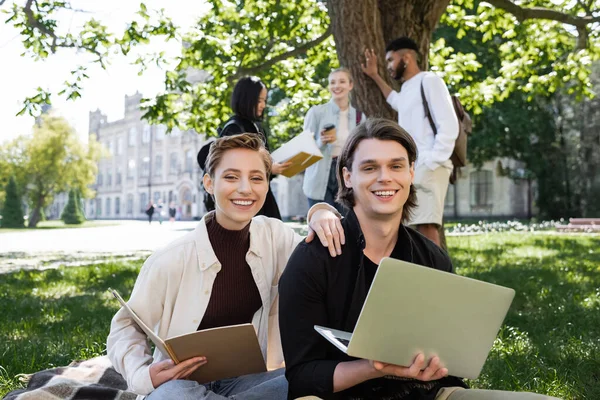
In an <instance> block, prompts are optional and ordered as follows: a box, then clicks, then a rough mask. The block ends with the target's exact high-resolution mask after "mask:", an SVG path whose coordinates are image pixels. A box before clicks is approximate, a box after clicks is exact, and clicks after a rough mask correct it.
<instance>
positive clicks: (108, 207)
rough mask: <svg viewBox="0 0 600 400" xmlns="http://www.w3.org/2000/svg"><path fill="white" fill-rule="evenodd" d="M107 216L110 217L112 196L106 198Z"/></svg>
mask: <svg viewBox="0 0 600 400" xmlns="http://www.w3.org/2000/svg"><path fill="white" fill-rule="evenodd" d="M106 216H107V217H110V197H107V198H106Z"/></svg>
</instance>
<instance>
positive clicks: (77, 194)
mask: <svg viewBox="0 0 600 400" xmlns="http://www.w3.org/2000/svg"><path fill="white" fill-rule="evenodd" d="M83 201H84V200H83V198H82V197H81V192H80V191H79V190H75V203H76V204H77V209H78V210H79V212H80V213H81V216H82V217H83V219H84V220H86V219H87V218H85V211H84V206H83Z"/></svg>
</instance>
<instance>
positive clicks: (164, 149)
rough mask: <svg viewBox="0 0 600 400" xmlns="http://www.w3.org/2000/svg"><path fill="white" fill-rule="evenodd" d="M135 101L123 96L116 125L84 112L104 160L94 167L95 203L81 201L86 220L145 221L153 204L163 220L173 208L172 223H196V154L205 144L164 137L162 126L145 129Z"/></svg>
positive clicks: (193, 138)
mask: <svg viewBox="0 0 600 400" xmlns="http://www.w3.org/2000/svg"><path fill="white" fill-rule="evenodd" d="M141 98H142V95H141V94H140V93H136V94H134V95H132V96H125V114H124V118H123V119H121V120H118V121H114V122H108V121H107V118H106V115H104V114H102V112H101V111H100V110H96V111H92V112H90V119H89V135H90V136H95V137H96V139H97V140H98V141H99V142H100V143H101V144H102V145H103V146H104V147H105V148H106V149H107V150H108V157H106V158H103V159H102V160H100V162H99V163H98V176H97V179H96V183H95V185H94V186H93V189H94V190H95V191H96V197H95V198H94V199H90V200H88V201H87V204H86V207H85V208H86V216H87V217H88V218H91V219H145V218H147V216H146V213H145V211H146V209H147V207H148V206H149V204H156V205H161V206H162V211H163V215H164V217H165V218H167V217H168V206H169V204H170V203H172V202H173V203H174V204H175V207H176V209H177V218H178V219H182V220H191V219H197V218H199V217H201V215H202V214H203V213H204V209H203V205H202V192H201V185H200V180H201V178H202V176H201V171H200V170H199V168H198V166H197V162H196V154H197V153H198V150H199V149H200V147H202V145H203V144H204V143H205V138H204V136H203V135H198V134H197V133H196V132H193V131H185V132H183V131H179V130H177V129H175V130H174V131H173V132H171V133H170V134H169V135H167V134H166V128H165V127H164V126H161V125H148V124H147V123H146V122H145V121H142V119H141V116H142V113H141V111H140V109H139V104H140V100H141ZM157 211H158V210H157ZM157 217H158V216H157V215H156V214H155V219H157Z"/></svg>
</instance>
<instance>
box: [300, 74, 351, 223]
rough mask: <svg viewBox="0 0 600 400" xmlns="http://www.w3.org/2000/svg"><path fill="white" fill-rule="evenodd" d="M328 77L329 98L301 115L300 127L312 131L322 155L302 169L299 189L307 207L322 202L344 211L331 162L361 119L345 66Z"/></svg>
mask: <svg viewBox="0 0 600 400" xmlns="http://www.w3.org/2000/svg"><path fill="white" fill-rule="evenodd" d="M328 80H329V93H331V99H330V100H329V101H328V102H327V103H325V104H319V105H317V106H313V107H311V108H310V109H309V110H308V113H307V114H306V117H305V118H304V130H305V131H309V132H312V134H313V135H314V137H315V140H316V142H317V146H319V149H320V150H321V153H323V158H322V159H321V160H319V161H318V162H316V163H315V164H313V165H311V166H310V167H308V168H307V169H306V172H305V173H304V183H303V184H302V190H303V191H304V194H305V195H306V197H307V198H308V205H309V207H312V206H313V205H315V204H317V203H318V202H321V201H323V202H325V203H328V204H330V205H332V206H333V207H335V208H336V209H337V210H338V211H339V212H340V213H341V214H345V213H346V210H345V209H344V206H343V205H342V204H341V203H338V202H337V200H336V197H337V193H338V183H337V178H336V176H335V165H336V163H337V159H338V157H339V155H340V153H341V151H342V148H343V147H344V144H345V143H346V140H347V139H348V136H349V134H350V132H351V131H352V130H353V129H354V128H355V127H356V125H358V124H359V123H360V122H361V120H362V113H361V112H360V111H358V110H356V109H355V108H354V107H352V104H350V92H352V88H353V80H352V75H351V74H350V71H349V70H348V69H346V68H338V69H335V70H333V71H331V73H330V74H329V79H328Z"/></svg>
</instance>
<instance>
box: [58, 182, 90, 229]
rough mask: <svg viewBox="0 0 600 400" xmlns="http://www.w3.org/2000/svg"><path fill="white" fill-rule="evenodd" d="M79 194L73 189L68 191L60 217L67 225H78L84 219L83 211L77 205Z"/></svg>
mask: <svg viewBox="0 0 600 400" xmlns="http://www.w3.org/2000/svg"><path fill="white" fill-rule="evenodd" d="M78 203H79V196H78V195H77V191H76V190H75V189H71V190H70V191H69V201H68V202H67V205H66V206H65V208H64V209H63V212H62V215H61V216H60V219H62V220H63V222H64V223H65V224H67V225H79V224H81V223H83V221H85V218H84V217H83V213H82V212H81V209H80V207H79V204H78Z"/></svg>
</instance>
